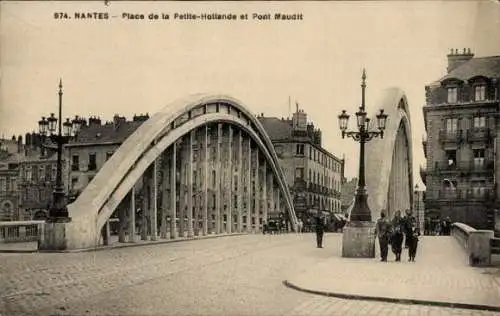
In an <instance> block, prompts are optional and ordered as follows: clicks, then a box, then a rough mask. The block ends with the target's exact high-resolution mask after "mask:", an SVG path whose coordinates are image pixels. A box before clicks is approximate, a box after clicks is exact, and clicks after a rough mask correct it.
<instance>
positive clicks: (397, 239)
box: [391, 211, 404, 261]
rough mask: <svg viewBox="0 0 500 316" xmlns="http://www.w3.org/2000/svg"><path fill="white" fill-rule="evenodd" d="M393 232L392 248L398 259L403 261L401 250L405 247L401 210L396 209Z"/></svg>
mask: <svg viewBox="0 0 500 316" xmlns="http://www.w3.org/2000/svg"><path fill="white" fill-rule="evenodd" d="M391 226H392V234H391V248H392V252H393V253H394V255H396V261H401V251H402V248H403V238H404V236H403V218H402V217H401V211H396V214H394V218H393V219H392V225H391Z"/></svg>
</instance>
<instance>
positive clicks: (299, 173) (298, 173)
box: [295, 168, 304, 179]
mask: <svg viewBox="0 0 500 316" xmlns="http://www.w3.org/2000/svg"><path fill="white" fill-rule="evenodd" d="M295 179H304V168H295Z"/></svg>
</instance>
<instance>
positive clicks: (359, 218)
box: [338, 69, 388, 223]
mask: <svg viewBox="0 0 500 316" xmlns="http://www.w3.org/2000/svg"><path fill="white" fill-rule="evenodd" d="M362 79H363V81H362V83H361V88H362V90H361V106H360V107H359V110H358V112H356V121H357V125H358V131H347V124H348V122H349V115H348V114H347V113H346V111H345V110H342V114H340V115H339V116H338V118H339V125H340V130H341V131H342V138H345V137H346V136H347V137H351V138H353V139H354V140H355V141H357V142H359V148H360V152H359V180H358V188H357V189H356V197H355V201H354V206H353V209H352V211H351V218H350V220H351V223H353V222H370V221H371V220H372V216H371V212H370V208H369V207H368V202H367V197H368V195H367V194H366V184H365V143H366V142H369V141H370V140H371V139H372V138H374V137H380V138H383V137H384V130H385V124H386V121H387V117H388V115H387V114H384V110H382V109H381V110H380V113H379V114H377V116H376V117H377V127H378V131H370V130H369V129H370V119H369V118H367V117H366V116H367V113H366V111H365V89H366V72H365V70H364V69H363V76H362Z"/></svg>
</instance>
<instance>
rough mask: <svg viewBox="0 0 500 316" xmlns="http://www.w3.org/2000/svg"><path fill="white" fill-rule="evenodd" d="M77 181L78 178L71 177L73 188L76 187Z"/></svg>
mask: <svg viewBox="0 0 500 316" xmlns="http://www.w3.org/2000/svg"><path fill="white" fill-rule="evenodd" d="M77 183H78V178H77V177H72V178H71V189H74V188H75V186H76V184H77Z"/></svg>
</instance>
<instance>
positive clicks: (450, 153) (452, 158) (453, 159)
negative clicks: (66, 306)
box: [446, 150, 457, 167]
mask: <svg viewBox="0 0 500 316" xmlns="http://www.w3.org/2000/svg"><path fill="white" fill-rule="evenodd" d="M446 158H447V160H448V167H455V166H456V165H457V151H456V150H447V151H446Z"/></svg>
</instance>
